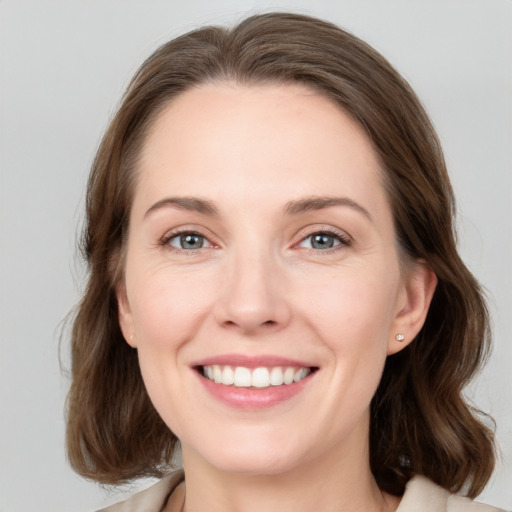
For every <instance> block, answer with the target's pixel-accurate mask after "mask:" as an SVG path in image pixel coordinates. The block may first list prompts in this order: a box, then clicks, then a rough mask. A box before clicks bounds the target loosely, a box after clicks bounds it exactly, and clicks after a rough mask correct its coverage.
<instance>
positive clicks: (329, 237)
mask: <svg viewBox="0 0 512 512" xmlns="http://www.w3.org/2000/svg"><path fill="white" fill-rule="evenodd" d="M349 244H350V241H349V240H348V239H347V237H346V235H342V234H338V233H330V232H328V231H321V232H318V233H312V234H311V235H309V236H307V237H306V238H304V239H303V240H302V241H301V242H300V243H299V247H303V248H305V249H316V250H319V251H325V250H328V249H333V248H335V247H337V246H339V245H349Z"/></svg>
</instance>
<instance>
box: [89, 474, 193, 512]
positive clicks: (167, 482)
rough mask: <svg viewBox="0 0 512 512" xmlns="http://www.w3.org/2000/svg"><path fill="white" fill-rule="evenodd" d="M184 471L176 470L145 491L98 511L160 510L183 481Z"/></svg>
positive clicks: (150, 511)
mask: <svg viewBox="0 0 512 512" xmlns="http://www.w3.org/2000/svg"><path fill="white" fill-rule="evenodd" d="M183 479H184V476H183V471H182V470H179V471H174V472H173V473H170V474H169V475H167V476H165V477H164V478H162V479H161V480H159V481H158V482H157V483H156V484H154V485H152V486H151V487H149V488H148V489H145V490H144V491H141V492H138V493H136V494H134V495H133V496H132V497H131V498H128V499H127V500H125V501H122V502H120V503H116V504H115V505H111V506H109V507H106V508H102V509H100V510H98V511H97V512H160V511H161V510H162V508H163V506H164V505H165V502H166V501H167V499H168V498H169V496H170V494H171V493H172V492H173V491H174V489H175V488H176V487H177V486H178V485H179V484H180V483H181V482H182V481H183Z"/></svg>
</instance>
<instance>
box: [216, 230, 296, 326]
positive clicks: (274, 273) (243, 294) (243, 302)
mask: <svg viewBox="0 0 512 512" xmlns="http://www.w3.org/2000/svg"><path fill="white" fill-rule="evenodd" d="M227 267H228V268H227V269H226V274H225V279H224V280H223V291H222V294H221V297H222V298H221V300H220V301H219V303H218V311H217V313H218V320H219V321H220V322H221V323H222V324H223V325H226V326H237V327H238V328H239V329H240V330H241V331H243V332H244V333H246V334H249V333H255V332H258V331H259V330H268V329H269V328H274V329H276V328H279V327H280V326H283V325H284V324H286V322H287V321H288V319H289V316H290V310H289V304H288V302H287V299H286V297H285V289H284V287H283V277H284V276H283V275H282V273H281V272H280V265H279V258H278V257H277V254H276V253H275V251H273V249H272V247H271V245H270V244H268V243H266V244H265V243H258V242H257V241H255V240H254V239H253V240H252V242H247V243H246V244H243V245H242V246H239V247H234V248H233V250H232V251H231V254H230V258H229V261H228V264H227Z"/></svg>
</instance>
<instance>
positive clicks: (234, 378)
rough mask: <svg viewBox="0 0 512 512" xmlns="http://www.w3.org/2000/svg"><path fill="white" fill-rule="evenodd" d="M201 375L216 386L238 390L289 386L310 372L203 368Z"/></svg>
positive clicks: (261, 368) (277, 367)
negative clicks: (220, 385) (231, 387)
mask: <svg viewBox="0 0 512 512" xmlns="http://www.w3.org/2000/svg"><path fill="white" fill-rule="evenodd" d="M202 373H203V375H204V376H205V377H206V378H207V379H209V380H212V381H214V382H216V383H217V384H224V385H225V386H231V385H233V386H235V387H238V388H250V387H253V388H267V387H269V386H282V385H283V384H285V385H289V384H293V383H294V382H299V381H301V380H302V379H304V378H306V377H307V376H308V375H309V374H310V373H311V370H310V369H309V368H296V367H293V366H286V367H284V368H283V367H281V366H275V367H272V368H266V367H264V366H262V367H259V368H254V369H253V370H251V369H250V368H245V367H244V366H236V367H234V368H233V367H231V366H224V367H222V366H220V365H217V364H214V365H212V366H204V367H203V368H202Z"/></svg>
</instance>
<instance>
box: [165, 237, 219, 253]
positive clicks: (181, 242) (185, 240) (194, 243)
mask: <svg viewBox="0 0 512 512" xmlns="http://www.w3.org/2000/svg"><path fill="white" fill-rule="evenodd" d="M169 245H171V246H172V247H176V248H177V249H184V250H186V251H193V250H197V249H203V248H204V247H210V243H209V242H208V240H206V238H205V237H204V236H201V235H199V234H197V233H181V234H180V235H176V236H174V237H173V238H171V239H170V240H169Z"/></svg>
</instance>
